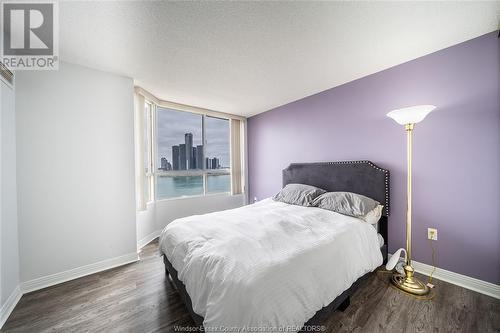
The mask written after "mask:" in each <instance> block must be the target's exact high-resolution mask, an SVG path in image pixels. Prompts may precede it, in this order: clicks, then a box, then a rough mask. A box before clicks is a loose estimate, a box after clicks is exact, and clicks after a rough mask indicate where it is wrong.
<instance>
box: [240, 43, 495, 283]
mask: <svg viewBox="0 0 500 333" xmlns="http://www.w3.org/2000/svg"><path fill="white" fill-rule="evenodd" d="M499 63H500V39H497V33H490V34H487V35H484V36H481V37H478V38H475V39H472V40H469V41H467V42H464V43H461V44H458V45H455V46H452V47H450V48H447V49H444V50H441V51H438V52H435V53H432V54H430V55H427V56H424V57H421V58H418V59H416V60H413V61H410V62H407V63H404V64H401V65H398V66H395V67H392V68H389V69H387V70H384V71H382V72H378V73H375V74H373V75H369V76H367V77H364V78H361V79H359V80H356V81H352V82H349V83H347V84H344V85H342V86H338V87H335V88H332V89H330V90H326V91H324V92H321V93H318V94H316V95H313V96H310V97H306V98H304V99H301V100H298V101H296V102H293V103H290V104H287V105H284V106H281V107H278V108H276V109H273V110H271V111H268V112H265V113H262V114H259V115H257V116H254V117H251V118H250V119H249V120H248V155H249V190H250V198H251V200H253V198H254V196H256V197H257V198H258V199H259V200H260V199H263V198H265V197H269V196H271V195H273V194H275V193H276V192H277V191H278V190H279V189H280V188H281V170H282V169H283V168H285V167H286V166H287V165H288V164H290V163H292V162H318V161H338V160H365V159H366V160H370V161H372V162H374V163H376V164H378V165H380V166H382V167H384V168H387V169H389V170H390V172H391V216H390V218H389V251H390V252H394V251H395V250H396V249H398V248H400V247H404V246H405V206H406V204H405V202H406V199H405V191H406V181H405V180H406V178H405V177H406V141H405V132H404V129H403V127H402V126H399V125H397V124H396V123H395V122H394V121H393V120H392V119H390V118H388V117H386V113H387V112H388V111H390V110H392V109H395V108H400V107H405V106H411V105H417V104H434V105H436V106H437V107H438V109H436V110H435V111H434V112H433V113H431V114H430V115H429V116H428V117H427V118H426V119H425V120H424V121H423V122H422V123H419V124H417V125H416V126H415V131H414V171H413V187H414V189H413V205H414V215H413V216H414V223H413V259H415V260H417V261H420V262H424V263H427V264H431V263H432V262H431V250H430V246H429V242H428V240H427V227H436V228H437V229H438V240H437V242H435V247H436V249H437V255H438V256H437V258H438V260H437V264H438V267H441V268H444V269H447V270H450V271H453V272H457V273H460V274H465V275H468V276H471V277H475V278H479V279H482V280H485V281H488V282H492V283H495V284H500V209H499V206H500V176H499V175H500V135H499V132H500V97H499V95H500V84H499V81H500V65H499ZM297 79H300V78H297Z"/></svg>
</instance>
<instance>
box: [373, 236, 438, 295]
mask: <svg viewBox="0 0 500 333" xmlns="http://www.w3.org/2000/svg"><path fill="white" fill-rule="evenodd" d="M429 242H430V243H429V245H430V247H431V250H432V271H431V273H430V274H429V279H428V283H431V284H432V275H433V274H434V272H435V271H436V249H435V248H434V244H432V239H429ZM377 273H381V274H392V273H393V271H392V270H391V271H388V270H386V269H378V270H377ZM379 280H381V281H383V282H384V283H385V284H386V285H389V286H391V287H392V288H394V290H397V291H399V292H400V293H402V294H403V295H406V296H409V297H412V298H416V299H419V300H431V299H433V298H434V296H435V294H434V291H433V290H432V288H431V290H430V291H429V294H428V295H425V296H418V295H413V294H410V293H407V292H406V291H404V290H401V289H399V288H396V287H395V286H394V285H392V283H390V282H387V279H384V280H382V279H380V278H379Z"/></svg>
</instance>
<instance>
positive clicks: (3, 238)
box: [0, 79, 19, 327]
mask: <svg viewBox="0 0 500 333" xmlns="http://www.w3.org/2000/svg"><path fill="white" fill-rule="evenodd" d="M0 86H1V87H0V112H1V114H0V134H1V135H0V152H1V153H0V161H1V163H0V170H1V178H0V182H1V184H0V185H1V191H0V198H1V199H0V219H1V223H0V308H2V306H3V305H5V303H6V301H7V299H8V298H9V297H10V296H11V295H12V294H13V292H14V291H15V289H16V288H17V287H18V286H19V247H18V230H17V198H16V113H15V108H14V91H13V90H12V88H11V87H9V86H8V85H7V84H5V83H4V82H3V81H1V79H0ZM2 319H3V318H0V327H1V325H2V323H1V321H2ZM5 319H6V318H5Z"/></svg>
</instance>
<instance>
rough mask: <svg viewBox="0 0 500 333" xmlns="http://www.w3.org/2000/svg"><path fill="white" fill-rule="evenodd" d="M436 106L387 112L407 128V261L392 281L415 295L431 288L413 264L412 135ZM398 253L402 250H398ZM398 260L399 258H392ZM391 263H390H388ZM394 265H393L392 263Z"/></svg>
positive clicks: (420, 106) (423, 293)
mask: <svg viewBox="0 0 500 333" xmlns="http://www.w3.org/2000/svg"><path fill="white" fill-rule="evenodd" d="M435 108H436V107H435V106H434V105H417V106H412V107H408V108H404V109H398V110H393V111H391V112H389V113H388V114H387V116H388V117H390V118H392V119H394V120H395V121H396V122H397V123H398V124H400V125H404V127H405V130H406V161H407V178H406V262H405V265H404V267H403V269H404V273H405V274H404V275H401V274H398V273H395V274H394V275H393V276H392V279H391V282H392V284H394V285H395V286H396V287H397V288H399V289H401V290H404V291H406V292H408V293H410V294H414V295H425V294H427V293H428V292H429V288H428V287H427V286H426V285H425V284H424V283H423V282H422V281H420V280H418V279H417V278H416V277H415V276H414V269H413V266H412V265H411V208H412V207H411V162H412V161H411V159H412V135H413V128H414V126H415V124H416V123H419V122H421V121H422V120H424V118H425V117H426V116H427V115H428V114H429V113H430V112H431V111H432V110H434V109H435ZM397 252H398V253H401V252H402V251H400V250H398V251H397ZM391 262H396V263H397V260H391ZM388 264H389V263H388ZM391 266H392V265H391Z"/></svg>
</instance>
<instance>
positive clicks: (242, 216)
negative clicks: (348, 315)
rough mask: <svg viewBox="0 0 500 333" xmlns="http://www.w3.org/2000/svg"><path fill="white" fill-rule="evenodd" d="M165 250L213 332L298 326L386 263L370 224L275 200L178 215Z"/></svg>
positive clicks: (164, 241) (164, 240) (165, 240)
mask: <svg viewBox="0 0 500 333" xmlns="http://www.w3.org/2000/svg"><path fill="white" fill-rule="evenodd" d="M160 251H161V252H162V253H163V254H164V255H165V256H166V257H167V259H168V260H169V261H170V263H171V264H172V266H173V267H174V268H175V269H176V270H177V272H178V278H179V280H181V281H182V282H183V283H184V285H185V286H186V290H187V292H188V294H189V296H190V298H191V301H192V306H193V310H194V312H196V313H197V314H199V315H200V316H202V317H203V318H204V322H203V325H204V327H205V330H211V331H215V332H219V331H220V332H222V331H227V330H230V329H231V330H232V329H235V328H236V329H237V330H243V329H245V330H260V331H267V332H278V331H283V330H284V329H285V328H286V330H288V331H298V330H300V328H301V327H302V325H303V324H304V323H305V322H306V321H307V320H309V319H310V318H311V317H312V316H313V315H314V314H315V313H316V312H317V311H318V310H320V309H321V308H323V307H324V306H326V305H328V304H329V303H331V302H332V301H333V300H334V299H335V298H336V297H337V296H339V295H340V294H341V293H342V292H343V291H345V290H346V289H348V288H349V287H350V286H351V285H352V284H353V283H354V282H355V281H356V280H357V279H358V278H360V277H361V276H363V275H364V274H366V273H368V272H370V271H373V270H374V269H375V268H377V267H378V266H380V265H381V264H382V254H381V252H380V246H379V237H378V235H377V231H376V230H375V228H373V226H372V225H370V224H367V223H365V222H363V221H362V220H359V219H356V218H353V217H349V216H344V215H341V214H337V213H334V212H331V211H327V210H323V209H320V208H316V207H302V206H295V205H289V204H285V203H281V202H276V201H273V200H272V199H266V200H263V201H260V202H258V203H255V204H253V205H248V206H244V207H241V208H237V209H232V210H226V211H221V212H215V213H210V214H205V215H195V216H190V217H186V218H182V219H178V220H175V221H173V222H172V223H170V224H168V225H167V226H166V227H165V229H164V230H163V231H162V233H161V236H160Z"/></svg>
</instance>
